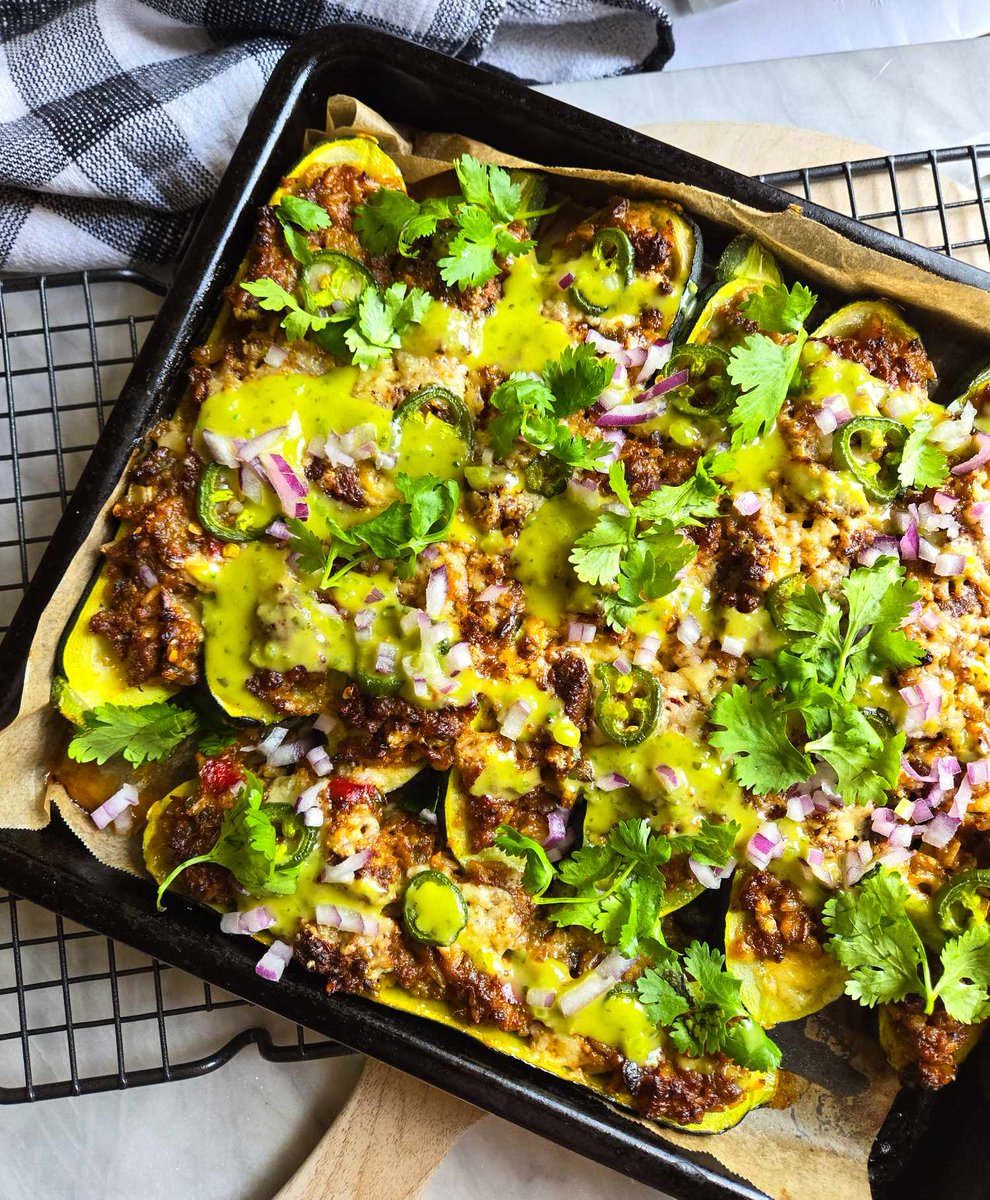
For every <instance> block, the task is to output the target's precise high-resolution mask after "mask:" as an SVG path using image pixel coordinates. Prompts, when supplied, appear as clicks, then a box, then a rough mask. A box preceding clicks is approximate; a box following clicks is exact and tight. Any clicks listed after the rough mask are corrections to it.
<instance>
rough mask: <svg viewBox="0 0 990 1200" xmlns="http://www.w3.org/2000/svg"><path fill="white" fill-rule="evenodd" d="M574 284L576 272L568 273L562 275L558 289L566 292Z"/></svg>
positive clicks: (558, 282) (558, 281)
mask: <svg viewBox="0 0 990 1200" xmlns="http://www.w3.org/2000/svg"><path fill="white" fill-rule="evenodd" d="M573 282H574V272H573V271H568V272H567V274H566V275H561V277H560V278H559V279H558V280H557V287H559V288H560V290H561V291H562V292H566V291H567V289H568V288H569V287H570V286H571V284H572V283H573Z"/></svg>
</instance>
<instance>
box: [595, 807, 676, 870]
mask: <svg viewBox="0 0 990 1200" xmlns="http://www.w3.org/2000/svg"><path fill="white" fill-rule="evenodd" d="M608 845H609V847H610V848H611V849H612V850H614V851H615V853H616V854H617V855H618V856H619V858H620V859H623V860H625V861H626V862H630V863H634V864H635V865H636V867H637V868H638V869H639V870H640V871H642V872H644V873H645V874H647V875H653V876H656V875H657V873H658V869H659V868H660V867H662V866H663V864H664V863H665V862H668V861H669V860H670V842H669V841H668V840H667V838H666V837H664V836H662V835H661V836H658V835H657V834H655V833H654V832H653V829H652V827H651V826H650V823H649V821H647V820H639V821H637V820H636V819H635V818H633V817H630V818H628V819H627V820H625V821H619V823H618V824H617V825H615V826H614V827H613V828H612V830H611V832H610V833H609V835H608Z"/></svg>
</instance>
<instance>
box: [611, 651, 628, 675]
mask: <svg viewBox="0 0 990 1200" xmlns="http://www.w3.org/2000/svg"><path fill="white" fill-rule="evenodd" d="M612 666H613V667H615V669H616V670H617V671H618V672H619V674H620V675H628V674H630V672H631V671H632V667H631V666H630V665H629V660H628V659H627V658H626V657H625V656H624V655H621V654H620V655H619V657H618V658H617V659H616V660H615V661H614V662H613V663H612Z"/></svg>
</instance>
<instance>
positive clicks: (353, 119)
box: [0, 96, 990, 1200]
mask: <svg viewBox="0 0 990 1200" xmlns="http://www.w3.org/2000/svg"><path fill="white" fill-rule="evenodd" d="M327 128H328V130H329V131H332V132H333V134H334V136H346V135H347V134H349V133H352V132H354V133H370V134H373V135H374V136H375V137H377V138H378V139H379V140H380V141H381V143H382V145H383V147H384V148H385V149H386V150H387V151H388V152H389V153H391V154H392V155H393V156H394V157H395V159H396V161H397V162H398V164H399V166H400V167H401V169H402V171H403V174H404V176H405V178H406V180H407V181H408V182H409V183H410V184H414V183H418V182H421V181H423V180H427V179H430V178H432V177H433V176H435V175H438V174H441V173H443V172H446V171H449V170H450V161H451V159H452V158H454V157H456V156H457V155H458V154H461V153H464V152H465V151H469V152H470V153H472V154H474V155H475V156H477V157H478V158H481V159H484V160H486V161H491V162H498V163H501V164H503V165H506V166H536V165H538V164H534V163H530V162H528V161H527V160H525V159H519V158H514V157H512V156H511V155H506V154H502V153H500V152H498V151H496V150H493V149H492V148H491V147H488V146H484V145H482V144H480V143H477V142H474V141H471V140H470V139H468V138H464V137H461V136H459V135H456V134H435V133H425V134H417V133H411V132H405V131H402V130H400V129H398V128H396V127H395V126H393V125H390V124H389V123H388V122H386V121H385V120H384V119H383V118H382V117H381V116H379V114H377V113H375V112H373V111H372V110H371V109H369V108H367V107H366V106H365V105H363V104H361V102H360V101H357V100H355V99H353V98H351V97H347V96H335V97H333V98H332V99H331V100H330V101H329V103H328V124H327ZM308 136H309V138H310V140H311V141H313V140H319V139H320V138H321V137H324V136H326V135H325V134H323V132H322V131H316V132H311V133H310V134H309V135H308ZM540 169H541V170H545V171H547V172H548V173H549V174H553V175H562V176H565V177H567V178H570V179H572V180H576V181H586V185H587V186H588V188H589V191H590V189H591V188H592V187H593V188H595V189H596V190H597V191H598V192H599V193H601V189H602V187H603V186H604V188H606V189H613V190H615V191H618V192H623V193H625V194H631V195H639V196H656V197H660V198H663V199H669V200H674V201H677V202H679V203H682V204H683V205H684V206H685V207H686V208H687V209H688V210H690V211H691V212H694V213H696V214H698V215H700V216H704V217H708V218H710V219H711V220H713V221H716V222H718V223H719V224H721V225H723V226H727V227H729V228H732V229H735V230H738V231H740V232H743V233H749V234H752V235H753V236H755V237H758V238H760V239H761V240H762V241H763V242H764V243H765V244H766V245H768V246H769V247H770V249H771V250H772V251H773V252H774V254H775V255H776V256H777V257H778V259H779V260H780V261H781V262H782V263H784V264H785V265H786V266H787V267H789V268H791V269H792V270H793V271H794V272H795V273H797V274H798V275H800V276H801V277H802V278H804V279H806V280H808V281H809V282H811V281H815V282H817V283H818V284H828V285H831V286H832V287H834V288H835V289H836V290H837V291H840V292H844V293H846V294H849V295H858V294H869V293H876V294H882V295H886V296H889V297H891V298H892V299H895V300H898V301H900V302H901V303H903V304H906V305H909V306H911V307H912V308H913V309H915V310H920V311H922V312H924V313H927V314H929V316H930V318H931V322H930V324H931V326H932V327H933V328H935V329H936V330H940V331H941V333H942V334H943V335H944V337H945V338H946V339H947V340H948V341H949V343H950V344H952V343H953V341H954V339H956V338H957V337H958V331H959V330H963V331H965V332H966V333H968V334H970V335H983V334H984V333H985V331H986V330H987V329H988V328H990V294H988V293H986V292H983V291H980V290H977V289H975V288H971V287H967V286H965V285H963V284H958V283H951V282H947V281H945V280H942V279H939V278H938V277H936V276H934V275H931V274H929V273H928V272H926V271H923V270H921V269H919V268H917V267H915V266H913V265H911V264H908V263H904V262H901V261H899V260H898V259H894V258H891V257H889V256H887V255H884V254H881V253H879V252H877V251H875V250H871V249H869V248H867V247H865V246H860V245H857V244H855V243H853V242H849V241H847V240H846V239H845V238H843V237H842V236H841V235H840V234H838V233H835V232H834V231H832V230H830V229H826V228H824V227H822V226H821V225H818V224H817V223H815V222H814V221H811V220H809V219H807V218H805V217H803V216H802V215H801V213H800V211H799V210H798V209H797V207H796V206H792V207H791V208H788V209H787V210H786V211H784V212H780V213H763V212H758V211H756V210H754V209H752V208H749V207H748V206H746V205H744V204H740V203H738V202H737V201H735V200H731V199H726V198H725V197H723V196H719V195H716V194H714V193H711V192H707V191H705V190H703V189H701V188H697V187H690V186H687V185H680V184H674V183H666V182H661V181H657V180H654V179H648V178H645V177H643V176H638V175H621V174H617V173H615V172H610V171H589V170H579V169H568V168H552V167H551V168H545V167H541V168H540ZM578 186H579V189H580V187H581V186H582V185H581V184H579V185H578ZM930 349H931V348H930ZM119 491H120V489H119V488H118V492H119ZM116 496H117V493H115V494H114V496H113V497H112V498H111V499H110V500H109V501H108V502H107V505H106V506H105V508H104V509H103V511H102V512H101V513H100V516H99V519H98V520H97V521H96V523H95V524H94V526H93V529H92V531H91V533H90V535H89V537H88V538H87V539H86V541H85V542H84V544H83V545H82V547H81V548H80V550H79V552H78V554H77V555H76V557H75V558H74V559H73V562H72V565H71V566H70V568H69V570H68V571H67V572H66V574H65V577H64V578H63V579H62V582H61V583H60V584H59V587H58V589H57V590H56V592H55V594H54V596H53V597H52V600H51V602H50V603H49V605H48V606H47V608H46V609H45V611H44V613H43V614H42V616H41V618H40V620H39V622H38V626H37V629H36V632H35V636H34V638H33V640H32V644H31V650H30V655H29V659H28V665H27V673H26V677H25V685H24V693H23V698H22V702H21V706H20V710H19V712H18V715H17V717H16V719H15V720H14V721H13V722H12V723H11V725H10V726H8V727H7V729H5V730H3V731H2V732H0V785H2V786H0V826H3V827H9V828H20V829H39V828H42V827H43V826H45V825H46V824H47V823H48V821H49V819H50V805H51V804H52V803H53V802H54V804H55V805H56V806H57V807H58V809H59V811H60V813H61V814H62V815H63V816H64V817H65V819H66V820H67V822H68V823H69V825H70V827H71V828H72V829H73V830H74V832H75V833H76V834H77V835H78V836H79V837H80V839H81V840H82V841H83V842H84V843H85V845H86V846H87V847H88V849H90V850H91V851H92V852H93V853H94V854H95V855H96V856H97V857H98V858H99V859H100V861H101V862H103V863H105V864H106V865H108V866H111V867H116V868H118V869H121V870H127V871H130V872H132V873H134V874H140V873H141V869H140V853H139V849H138V847H137V843H136V840H135V839H132V838H131V839H128V838H120V837H118V836H116V835H112V834H106V833H103V834H101V833H100V832H98V831H97V830H96V829H95V827H94V826H93V824H92V822H91V821H90V820H89V818H88V817H87V816H85V815H84V814H83V813H82V811H81V810H80V809H79V808H78V807H77V806H76V805H75V804H73V803H72V801H71V800H70V799H69V797H68V795H67V793H66V792H65V790H64V789H63V788H62V787H61V786H60V785H58V784H49V785H48V786H47V788H46V773H47V766H48V762H49V760H50V757H51V753H52V750H53V748H54V747H55V746H56V745H57V744H58V740H59V739H60V737H62V736H63V731H62V728H61V722H60V718H58V717H57V715H56V714H54V712H53V711H52V710H51V709H50V707H49V704H48V696H49V687H50V682H51V675H52V669H53V664H54V655H55V650H56V646H57V644H58V640H59V638H60V636H61V633H62V630H63V628H64V626H65V624H66V622H67V621H68V619H69V616H70V615H71V613H72V610H73V608H74V607H75V605H76V603H77V601H78V599H79V597H80V595H81V594H82V591H83V589H84V588H85V586H86V583H87V582H88V580H89V578H90V574H91V571H92V568H93V563H94V562H95V557H96V553H97V550H98V548H99V546H100V545H101V544H102V543H103V542H105V541H107V540H108V539H109V537H110V536H111V534H112V521H111V518H110V516H109V513H110V509H111V508H112V505H113V503H114V501H115V500H116ZM150 902H151V896H150V892H149V903H150ZM843 1008H844V1005H843V1004H839V1005H836V1006H833V1008H832V1009H831V1010H827V1011H826V1012H824V1013H822V1014H819V1015H817V1016H816V1017H813V1018H811V1019H810V1020H809V1021H808V1022H807V1024H806V1036H809V1037H811V1038H812V1039H814V1040H817V1041H819V1042H820V1043H822V1044H823V1045H824V1046H826V1047H827V1048H828V1050H829V1051H830V1052H831V1053H832V1054H834V1055H835V1056H836V1057H837V1059H838V1060H839V1061H840V1062H841V1064H842V1065H843V1068H844V1069H845V1071H846V1075H847V1076H848V1075H849V1074H850V1071H851V1072H853V1073H854V1077H857V1076H858V1078H859V1079H860V1080H861V1086H856V1085H853V1086H850V1087H846V1088H843V1089H842V1094H838V1092H832V1091H829V1090H827V1089H826V1088H825V1087H824V1086H822V1085H821V1084H819V1083H810V1082H807V1081H803V1080H802V1081H801V1082H800V1085H799V1095H798V1096H797V1097H796V1099H795V1100H794V1103H793V1104H792V1105H791V1106H790V1107H788V1108H785V1109H771V1108H762V1109H758V1110H757V1111H756V1112H753V1113H751V1114H749V1115H748V1116H747V1117H746V1118H745V1120H744V1121H743V1122H742V1124H741V1125H740V1126H738V1127H737V1128H736V1129H732V1130H729V1131H728V1132H726V1133H723V1134H720V1135H718V1136H717V1137H707V1138H701V1137H698V1136H695V1135H690V1134H684V1133H678V1132H676V1131H673V1130H668V1129H663V1128H660V1127H658V1126H656V1125H653V1124H650V1123H648V1122H645V1121H641V1120H640V1119H639V1118H637V1117H636V1116H634V1115H630V1114H628V1113H626V1111H625V1110H621V1111H623V1113H624V1114H625V1115H627V1116H628V1119H629V1120H630V1121H636V1122H637V1123H639V1124H642V1125H643V1126H644V1127H645V1128H647V1129H648V1130H649V1132H650V1133H651V1134H652V1135H655V1136H656V1135H659V1136H660V1137H662V1138H663V1139H664V1140H666V1141H668V1142H671V1143H673V1144H675V1145H678V1146H683V1147H685V1148H686V1149H689V1150H691V1151H692V1152H694V1153H703V1154H707V1155H710V1156H711V1158H712V1159H714V1160H715V1161H716V1162H718V1163H719V1164H721V1165H722V1166H723V1167H724V1168H726V1169H727V1170H729V1171H731V1172H733V1173H735V1174H736V1175H739V1176H741V1177H742V1178H744V1179H747V1180H749V1181H750V1182H751V1183H752V1184H754V1185H755V1186H756V1187H758V1188H760V1189H762V1190H763V1191H764V1192H766V1193H767V1195H768V1196H771V1197H773V1200H810V1198H811V1197H814V1198H815V1200H867V1198H868V1197H869V1196H870V1187H869V1182H868V1179H867V1169H866V1168H867V1159H868V1156H869V1152H870V1148H871V1146H872V1144H873V1141H874V1138H875V1137H876V1134H877V1132H878V1130H879V1128H880V1126H881V1124H882V1123H883V1120H884V1118H885V1116H886V1114H887V1112H888V1111H889V1108H890V1105H891V1102H892V1100H893V1098H894V1096H895V1094H896V1092H897V1087H898V1085H897V1080H896V1078H895V1076H894V1074H893V1072H892V1071H891V1070H890V1069H889V1068H888V1067H887V1065H886V1063H885V1062H884V1060H883V1056H882V1054H881V1052H880V1050H879V1047H878V1046H877V1044H876V1042H875V1040H874V1039H873V1038H872V1037H867V1036H864V1034H863V1030H862V1029H861V1028H860V1026H859V1024H857V1023H856V1022H855V1021H853V1022H849V1021H844V1020H843V1019H842V1018H843Z"/></svg>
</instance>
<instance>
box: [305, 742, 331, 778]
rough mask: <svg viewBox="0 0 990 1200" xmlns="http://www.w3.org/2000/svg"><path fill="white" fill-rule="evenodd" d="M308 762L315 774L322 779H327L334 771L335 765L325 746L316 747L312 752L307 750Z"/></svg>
mask: <svg viewBox="0 0 990 1200" xmlns="http://www.w3.org/2000/svg"><path fill="white" fill-rule="evenodd" d="M306 761H307V762H308V763H309V765H310V766H311V767H312V769H313V773H314V774H315V775H318V776H319V777H320V778H321V779H325V778H326V776H327V775H329V774H330V772H331V771H332V770H333V763H332V762H331V761H330V755H329V754H327V752H326V747H324V746H314V747H313V749H312V750H307V751H306Z"/></svg>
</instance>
